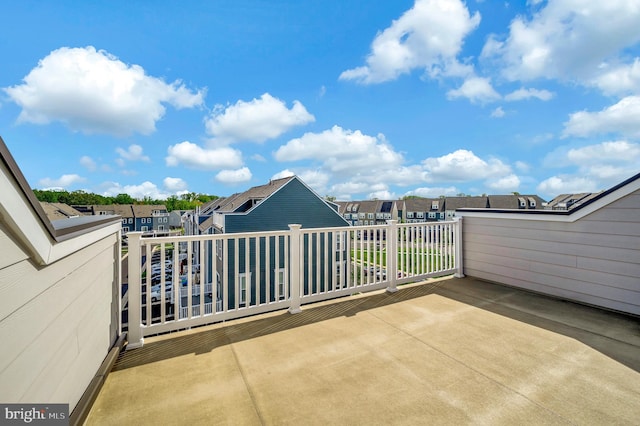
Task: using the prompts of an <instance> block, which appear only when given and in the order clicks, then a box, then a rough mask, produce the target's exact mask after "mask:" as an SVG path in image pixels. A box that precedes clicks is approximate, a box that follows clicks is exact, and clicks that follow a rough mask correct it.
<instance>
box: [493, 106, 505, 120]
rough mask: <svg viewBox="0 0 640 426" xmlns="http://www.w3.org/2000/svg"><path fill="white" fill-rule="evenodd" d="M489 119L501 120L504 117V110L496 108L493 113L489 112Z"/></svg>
mask: <svg viewBox="0 0 640 426" xmlns="http://www.w3.org/2000/svg"><path fill="white" fill-rule="evenodd" d="M491 117H493V118H502V117H504V110H503V109H502V107H498V108H496V109H494V110H493V111H491Z"/></svg>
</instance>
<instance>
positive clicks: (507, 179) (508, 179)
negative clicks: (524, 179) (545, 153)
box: [485, 174, 520, 192]
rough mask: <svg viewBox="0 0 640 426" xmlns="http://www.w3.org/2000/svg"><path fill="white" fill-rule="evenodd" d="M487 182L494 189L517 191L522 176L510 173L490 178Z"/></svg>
mask: <svg viewBox="0 0 640 426" xmlns="http://www.w3.org/2000/svg"><path fill="white" fill-rule="evenodd" d="M485 184H486V185H487V187H488V188H491V189H492V190H494V191H499V192H505V191H515V190H517V189H518V188H519V187H520V178H519V177H518V176H516V175H514V174H510V175H508V176H503V177H501V178H498V179H492V180H488V181H486V182H485Z"/></svg>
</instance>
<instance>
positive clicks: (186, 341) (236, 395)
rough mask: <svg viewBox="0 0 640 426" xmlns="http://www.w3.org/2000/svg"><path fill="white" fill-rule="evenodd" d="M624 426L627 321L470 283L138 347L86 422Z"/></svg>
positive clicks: (632, 407) (629, 342) (633, 373)
mask: <svg viewBox="0 0 640 426" xmlns="http://www.w3.org/2000/svg"><path fill="white" fill-rule="evenodd" d="M639 423H640V321H639V320H638V318H634V317H629V316H624V315H620V314H616V313H612V312H607V311H602V310H598V309H595V308H590V307H586V306H581V305H577V304H573V303H570V302H564V301H560V300H557V299H552V298H548V297H545V296H541V295H536V294H532V293H527V292H523V291H519V290H516V289H513V288H509V287H504V286H500V285H497V284H493V283H488V282H483V281H479V280H475V279H472V278H464V279H441V280H431V281H427V282H425V283H421V284H414V285H411V286H403V287H401V288H400V290H399V291H398V292H397V293H394V294H387V293H383V292H382V293H374V294H369V295H359V296H354V297H350V298H345V299H339V300H336V301H332V302H325V303H321V304H315V305H310V306H304V307H303V312H302V313H300V314H296V315H291V314H289V313H286V312H276V313H271V314H267V315H261V316H256V317H252V318H245V319H242V320H237V321H232V322H228V323H224V324H217V325H213V326H208V327H203V328H198V329H193V330H190V331H185V332H179V333H174V334H170V335H165V336H158V337H154V338H148V339H146V341H145V345H144V347H143V348H141V349H136V350H131V351H126V352H125V353H124V354H123V355H122V356H121V357H120V359H119V360H118V361H117V363H116V365H115V367H114V370H113V371H112V373H111V374H110V375H109V376H108V378H107V380H106V383H105V386H104V387H103V389H102V391H101V393H100V395H99V396H98V399H97V400H96V402H95V404H94V406H93V408H92V410H91V413H90V414H89V417H88V418H87V421H86V424H89V425H128V424H137V425H146V424H154V425H158V424H162V425H196V424H202V425H212V424H216V425H217V424H228V425H245V424H246V425H261V424H263V425H287V424H296V425H326V424H340V425H378V424H380V425H388V424H398V425H404V424H406V425H413V424H420V425H423V424H452V425H454V424H455V425H460V424H488V425H515V424H517V425H527V424H530V425H545V424H554V425H556V424H585V425H586V424H594V425H603V424H607V425H609V424H630V425H631V424H639Z"/></svg>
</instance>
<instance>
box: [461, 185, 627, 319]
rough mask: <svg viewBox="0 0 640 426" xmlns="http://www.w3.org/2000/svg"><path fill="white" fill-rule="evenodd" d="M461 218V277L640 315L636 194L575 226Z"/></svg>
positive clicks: (524, 217) (493, 216)
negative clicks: (462, 262)
mask: <svg viewBox="0 0 640 426" xmlns="http://www.w3.org/2000/svg"><path fill="white" fill-rule="evenodd" d="M463 215H464V227H463V229H464V231H463V244H464V256H463V259H464V273H465V275H469V276H474V277H478V278H483V279H487V280H491V281H495V282H498V283H503V284H507V285H512V286H516V287H521V288H525V289H529V290H533V291H537V292H541V293H546V294H551V295H554V296H559V297H562V298H566V299H571V300H576V301H579V302H583V303H588V304H592V305H597V306H602V307H605V308H609V309H614V310H619V311H623V312H628V313H632V314H636V315H640V191H635V192H632V193H630V194H628V195H626V196H624V197H622V198H620V199H618V200H617V201H614V202H613V203H611V204H609V205H607V206H604V207H602V208H600V209H599V210H596V211H594V212H592V213H590V214H588V215H587V216H585V217H582V218H580V219H578V220H576V221H574V222H563V221H552V220H533V219H532V218H531V217H527V216H528V215H520V216H519V217H522V219H519V218H518V219H512V218H510V219H506V218H504V217H505V215H504V214H500V213H494V214H490V215H487V214H484V215H476V216H474V214H473V213H471V214H463ZM479 216H483V217H479ZM485 216H486V217H485ZM489 216H490V217H489ZM510 216H511V217H513V215H510ZM536 219H539V217H537V218H536Z"/></svg>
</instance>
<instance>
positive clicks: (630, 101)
mask: <svg viewBox="0 0 640 426" xmlns="http://www.w3.org/2000/svg"><path fill="white" fill-rule="evenodd" d="M638 117H640V96H627V97H626V98H623V99H622V100H620V101H619V102H618V103H617V104H615V105H612V106H610V107H607V108H605V109H603V110H602V111H600V112H587V111H580V112H576V113H573V114H571V115H570V116H569V121H567V122H566V123H564V126H565V127H564V131H563V136H565V137H566V136H583V137H587V136H592V135H596V134H602V133H616V134H621V135H625V136H631V137H640V120H639V119H638Z"/></svg>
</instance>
